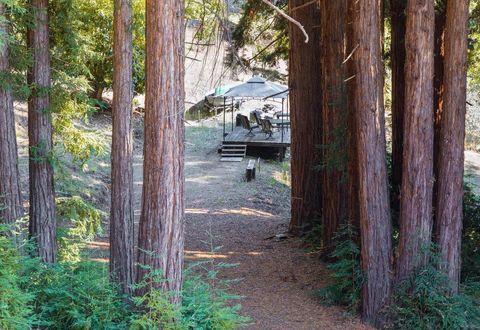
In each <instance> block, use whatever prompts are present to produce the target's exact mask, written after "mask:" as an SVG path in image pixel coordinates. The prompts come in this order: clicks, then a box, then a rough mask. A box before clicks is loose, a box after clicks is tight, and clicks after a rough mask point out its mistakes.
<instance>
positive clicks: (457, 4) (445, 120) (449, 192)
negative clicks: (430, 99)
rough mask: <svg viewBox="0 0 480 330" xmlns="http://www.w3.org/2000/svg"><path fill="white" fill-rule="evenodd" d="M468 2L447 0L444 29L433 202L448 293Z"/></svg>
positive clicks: (458, 218) (457, 203)
mask: <svg viewBox="0 0 480 330" xmlns="http://www.w3.org/2000/svg"><path fill="white" fill-rule="evenodd" d="M468 4H469V1H468V0H449V1H448V4H447V19H446V29H445V71H444V86H445V92H444V97H443V98H444V107H443V115H442V117H441V130H440V136H439V141H438V143H439V152H440V154H439V159H438V178H437V184H438V186H437V187H438V190H437V200H436V213H437V218H436V220H437V242H438V247H439V250H440V262H441V264H440V267H441V269H443V270H444V271H445V272H446V274H447V275H448V277H449V279H450V281H451V284H452V293H457V292H458V289H459V282H460V254H461V239H462V223H463V174H464V149H465V147H464V146H465V113H466V101H467V36H468V27H467V22H468Z"/></svg>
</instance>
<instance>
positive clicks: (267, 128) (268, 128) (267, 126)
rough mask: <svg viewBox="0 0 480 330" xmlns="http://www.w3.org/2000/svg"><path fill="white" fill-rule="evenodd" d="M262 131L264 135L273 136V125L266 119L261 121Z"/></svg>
mask: <svg viewBox="0 0 480 330" xmlns="http://www.w3.org/2000/svg"><path fill="white" fill-rule="evenodd" d="M261 122H262V130H263V132H264V133H267V134H273V125H272V123H271V122H270V120H268V119H262V121H261Z"/></svg>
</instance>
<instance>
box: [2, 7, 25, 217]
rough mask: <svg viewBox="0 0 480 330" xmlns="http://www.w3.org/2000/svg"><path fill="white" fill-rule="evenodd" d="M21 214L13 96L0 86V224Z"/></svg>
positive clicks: (4, 28) (5, 50)
mask: <svg viewBox="0 0 480 330" xmlns="http://www.w3.org/2000/svg"><path fill="white" fill-rule="evenodd" d="M5 15H6V13H5V5H4V4H0V16H2V17H5ZM0 34H1V35H2V36H7V35H8V24H7V22H6V21H5V22H0ZM9 72H10V66H9V63H8V42H7V41H6V40H2V47H1V49H0V73H1V74H2V75H3V76H6V75H8V74H9ZM22 213H23V205H22V198H21V193H20V175H19V172H18V153H17V137H16V134H15V114H14V110H13V97H12V93H11V89H10V87H9V86H2V87H1V88H0V223H7V224H11V223H14V222H15V220H17V219H18V218H20V217H21V216H22Z"/></svg>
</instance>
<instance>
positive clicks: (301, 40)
mask: <svg viewBox="0 0 480 330" xmlns="http://www.w3.org/2000/svg"><path fill="white" fill-rule="evenodd" d="M308 2H309V0H290V1H289V6H290V8H295V7H298V6H301V5H304V4H307V3H308ZM291 15H292V17H293V18H295V19H296V20H298V21H300V22H302V24H303V25H304V27H305V29H306V31H307V33H308V35H309V36H310V41H309V42H308V43H307V44H306V43H305V37H304V35H303V34H302V33H301V32H300V31H299V29H298V27H296V26H294V25H292V24H290V26H289V34H290V56H289V88H290V105H291V125H292V145H291V150H292V159H291V167H292V219H291V222H290V233H292V234H294V235H301V234H302V233H304V232H306V231H308V230H310V229H311V228H312V227H313V226H314V224H315V222H316V221H318V220H319V219H320V218H321V209H322V208H321V186H322V183H321V182H322V179H321V177H322V175H321V173H320V171H318V169H316V168H315V167H316V166H320V165H321V164H320V156H319V154H320V151H319V150H318V148H319V146H320V145H321V144H322V130H321V125H322V98H321V95H322V89H321V70H320V66H321V62H320V49H321V47H320V31H319V29H318V28H319V26H320V13H319V12H318V7H317V4H313V3H312V4H310V5H308V6H305V7H303V8H299V9H297V10H295V11H293V12H292V13H291Z"/></svg>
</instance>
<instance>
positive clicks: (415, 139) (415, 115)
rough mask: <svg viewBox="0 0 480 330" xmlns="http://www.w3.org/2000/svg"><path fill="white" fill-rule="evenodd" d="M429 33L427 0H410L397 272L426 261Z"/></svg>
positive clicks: (430, 175)
mask: <svg viewBox="0 0 480 330" xmlns="http://www.w3.org/2000/svg"><path fill="white" fill-rule="evenodd" d="M433 39H434V7H433V1H431V0H409V1H408V4H407V35H406V52H407V60H406V65H405V83H406V90H405V125H404V127H405V132H404V145H403V148H404V149H403V155H404V158H403V174H402V190H401V198H400V242H399V255H398V260H397V277H398V279H399V280H400V281H401V280H404V279H406V278H408V277H409V276H412V275H413V273H414V271H415V270H416V269H418V268H420V267H423V266H425V265H426V263H427V262H428V251H427V250H426V249H428V248H429V246H430V242H431V235H432V224H433V215H432V194H433V135H434V131H433V114H432V110H431V109H432V108H433V81H432V77H433V65H434V63H433V43H434V42H433Z"/></svg>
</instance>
